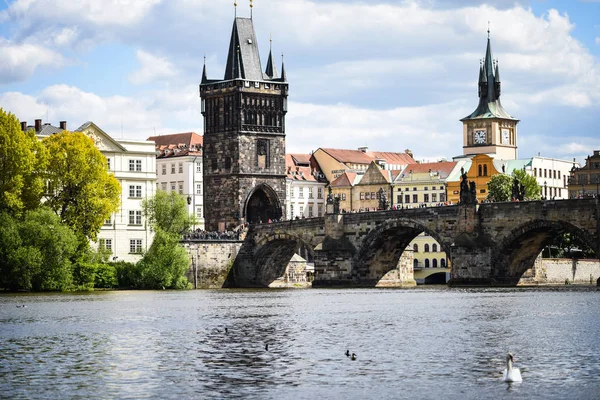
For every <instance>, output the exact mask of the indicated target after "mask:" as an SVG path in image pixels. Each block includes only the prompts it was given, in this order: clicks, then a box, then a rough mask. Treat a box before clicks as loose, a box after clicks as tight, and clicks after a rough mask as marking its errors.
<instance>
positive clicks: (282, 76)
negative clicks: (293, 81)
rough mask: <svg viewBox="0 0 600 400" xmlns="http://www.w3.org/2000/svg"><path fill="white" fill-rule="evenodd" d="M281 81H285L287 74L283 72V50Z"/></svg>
mask: <svg viewBox="0 0 600 400" xmlns="http://www.w3.org/2000/svg"><path fill="white" fill-rule="evenodd" d="M281 82H287V74H286V73H285V65H284V64H283V52H282V53H281Z"/></svg>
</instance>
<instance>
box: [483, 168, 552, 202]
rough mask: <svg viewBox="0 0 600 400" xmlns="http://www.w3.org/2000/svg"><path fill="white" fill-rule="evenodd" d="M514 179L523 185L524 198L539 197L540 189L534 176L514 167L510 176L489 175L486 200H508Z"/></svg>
mask: <svg viewBox="0 0 600 400" xmlns="http://www.w3.org/2000/svg"><path fill="white" fill-rule="evenodd" d="M515 179H516V180H517V181H518V182H519V183H520V184H522V185H523V186H524V187H525V199H526V200H539V199H540V194H541V191H542V190H541V188H540V185H538V183H537V181H536V179H535V177H534V176H531V175H528V174H527V173H526V172H525V171H523V170H522V169H515V170H514V171H513V172H512V174H511V175H510V176H508V175H506V174H497V175H494V176H492V177H491V179H490V181H489V183H488V200H489V201H510V200H511V199H512V185H513V181H514V180H515Z"/></svg>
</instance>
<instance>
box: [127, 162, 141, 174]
mask: <svg viewBox="0 0 600 400" xmlns="http://www.w3.org/2000/svg"><path fill="white" fill-rule="evenodd" d="M141 170H142V160H129V171H136V172H140V171H141Z"/></svg>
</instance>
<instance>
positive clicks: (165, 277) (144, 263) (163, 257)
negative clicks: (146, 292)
mask: <svg viewBox="0 0 600 400" xmlns="http://www.w3.org/2000/svg"><path fill="white" fill-rule="evenodd" d="M189 265H190V259H189V257H188V255H187V252H186V251H185V249H184V248H183V247H181V246H180V245H179V235H175V234H169V233H167V232H164V231H163V230H162V229H158V230H157V231H156V235H155V236H154V241H153V242H152V246H151V247H150V249H149V250H148V252H147V253H146V254H145V255H144V257H143V258H142V259H141V260H140V262H139V263H138V273H139V274H140V278H141V282H140V283H141V286H142V287H141V288H143V289H167V288H168V289H185V288H187V287H188V280H187V278H186V277H185V273H186V271H187V270H188V268H189Z"/></svg>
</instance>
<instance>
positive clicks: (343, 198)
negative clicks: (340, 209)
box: [342, 193, 346, 201]
mask: <svg viewBox="0 0 600 400" xmlns="http://www.w3.org/2000/svg"><path fill="white" fill-rule="evenodd" d="M342 201H346V193H342Z"/></svg>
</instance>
